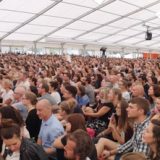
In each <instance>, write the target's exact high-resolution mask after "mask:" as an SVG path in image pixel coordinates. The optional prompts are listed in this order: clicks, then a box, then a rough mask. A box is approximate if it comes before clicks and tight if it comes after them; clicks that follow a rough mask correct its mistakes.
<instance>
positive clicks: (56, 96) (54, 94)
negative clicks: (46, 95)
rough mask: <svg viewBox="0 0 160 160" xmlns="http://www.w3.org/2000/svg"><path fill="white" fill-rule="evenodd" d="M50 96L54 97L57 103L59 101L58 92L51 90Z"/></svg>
mask: <svg viewBox="0 0 160 160" xmlns="http://www.w3.org/2000/svg"><path fill="white" fill-rule="evenodd" d="M51 96H53V97H54V99H55V101H56V103H57V104H59V103H60V102H61V96H60V94H59V93H58V92H53V93H51Z"/></svg>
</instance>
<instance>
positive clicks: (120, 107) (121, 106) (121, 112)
mask: <svg viewBox="0 0 160 160" xmlns="http://www.w3.org/2000/svg"><path fill="white" fill-rule="evenodd" d="M127 108H128V103H127V102H126V101H125V100H123V99H122V100H121V101H120V102H119V103H118V104H117V107H116V114H117V116H118V126H119V128H124V127H126V126H125V124H126V122H127V118H128V116H127Z"/></svg>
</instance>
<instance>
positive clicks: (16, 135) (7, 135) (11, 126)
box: [1, 120, 22, 152]
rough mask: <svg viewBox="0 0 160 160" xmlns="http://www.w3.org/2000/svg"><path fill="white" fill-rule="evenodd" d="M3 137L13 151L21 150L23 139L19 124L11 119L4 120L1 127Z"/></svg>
mask: <svg viewBox="0 0 160 160" xmlns="http://www.w3.org/2000/svg"><path fill="white" fill-rule="evenodd" d="M1 138H2V140H3V143H4V144H5V146H6V147H7V148H9V149H10V150H11V151H12V152H16V151H19V149H20V145H21V139H22V136H21V130H20V127H19V125H17V124H16V123H14V122H13V121H11V120H7V121H4V122H3V123H2V128H1Z"/></svg>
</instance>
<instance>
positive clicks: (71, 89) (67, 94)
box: [63, 85, 77, 99]
mask: <svg viewBox="0 0 160 160" xmlns="http://www.w3.org/2000/svg"><path fill="white" fill-rule="evenodd" d="M76 94H77V88H76V87H75V86H71V85H67V86H65V91H64V92H63V97H64V98H65V99H70V98H75V96H76Z"/></svg>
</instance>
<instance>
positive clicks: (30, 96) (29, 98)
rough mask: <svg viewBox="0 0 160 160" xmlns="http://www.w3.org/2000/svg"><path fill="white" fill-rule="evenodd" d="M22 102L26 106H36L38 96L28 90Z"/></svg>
mask: <svg viewBox="0 0 160 160" xmlns="http://www.w3.org/2000/svg"><path fill="white" fill-rule="evenodd" d="M22 103H23V104H24V105H25V106H29V105H32V106H35V105H36V103H37V96H36V95H35V94H34V93H33V92H26V93H25V94H24V95H23V97H22Z"/></svg>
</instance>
